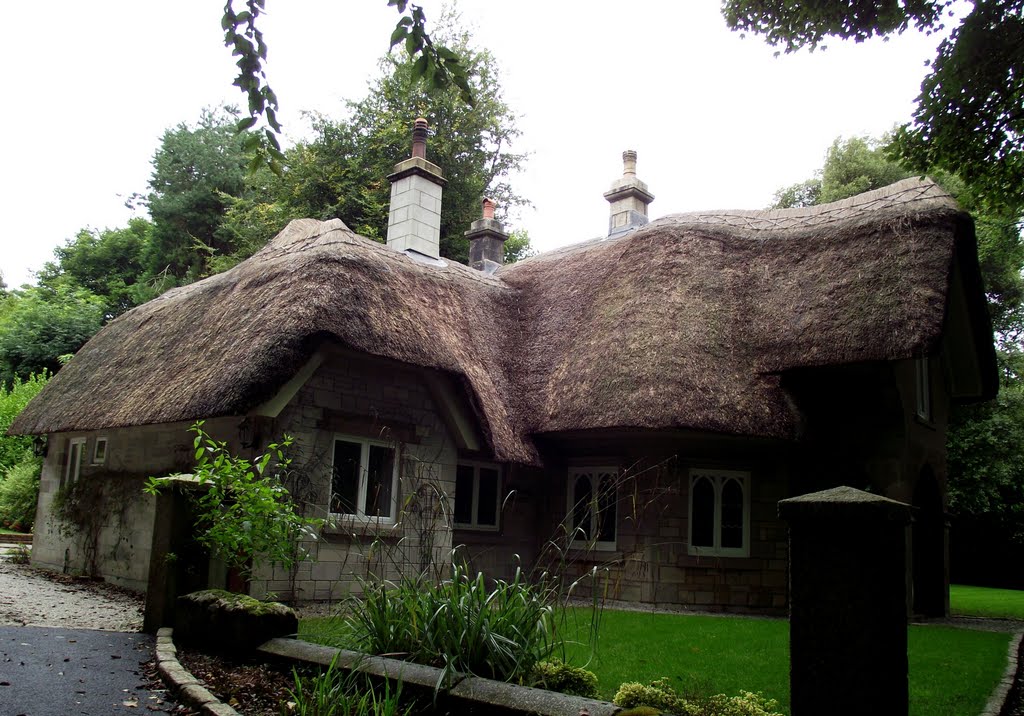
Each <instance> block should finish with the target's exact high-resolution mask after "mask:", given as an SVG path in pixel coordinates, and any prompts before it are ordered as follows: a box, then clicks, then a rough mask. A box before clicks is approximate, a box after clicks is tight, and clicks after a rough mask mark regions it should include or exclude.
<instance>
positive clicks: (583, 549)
mask: <svg viewBox="0 0 1024 716" xmlns="http://www.w3.org/2000/svg"><path fill="white" fill-rule="evenodd" d="M569 557H570V558H571V559H574V560H590V561H592V562H608V561H609V560H611V561H616V560H620V559H622V558H623V553H622V550H620V549H618V547H616V546H615V545H608V546H604V545H583V544H572V545H570V546H569Z"/></svg>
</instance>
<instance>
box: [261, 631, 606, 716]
mask: <svg viewBox="0 0 1024 716" xmlns="http://www.w3.org/2000/svg"><path fill="white" fill-rule="evenodd" d="M257 651H259V652H260V653H262V654H266V655H267V656H273V657H276V658H279V659H289V660H291V661H299V662H304V663H308V664H316V665H317V666H329V665H330V664H331V662H332V661H334V660H335V659H337V662H336V663H337V665H338V666H341V667H343V668H345V669H355V670H358V671H360V672H362V673H365V674H368V675H370V676H375V677H378V678H387V679H392V680H400V681H401V683H402V687H403V688H410V687H411V688H413V689H416V690H418V691H421V692H423V693H425V694H430V695H432V694H433V693H434V691H435V689H436V688H437V685H438V684H440V683H441V682H442V676H443V674H442V671H441V669H437V668H434V667H432V666H422V665H419V664H410V663H409V662H406V661H399V660H397V659H386V658H383V657H376V656H374V657H368V656H366V655H365V654H360V653H358V652H354V651H346V650H344V649H333V648H330V647H326V646H318V645H316V644H310V643H308V642H304V641H300V640H297V639H271V640H270V641H268V642H266V643H264V644H263V645H262V646H260V647H259V648H258V649H257ZM442 693H443V697H444V699H445V700H446V701H447V702H448V706H449V707H450V709H451V710H452V712H453V713H472V712H474V711H475V712H477V713H488V714H536V715H537V716H579V714H583V713H587V714H589V715H590V716H613V715H614V714H617V713H619V711H621V709H620V708H619V707H618V706H616V705H615V704H612V703H609V702H607V701H598V700H596V699H585V698H582V697H580V696H569V695H568V694H560V693H557V692H554V691H545V690H543V689H534V688H530V687H528V686H517V685H515V684H507V683H505V682H502V681H494V680H491V679H481V678H479V677H476V676H466V675H465V674H459V675H456V676H455V677H453V678H452V680H451V681H450V682H449V685H448V688H447V689H446V690H444V691H443V692H442Z"/></svg>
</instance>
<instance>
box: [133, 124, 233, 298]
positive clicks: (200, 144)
mask: <svg viewBox="0 0 1024 716" xmlns="http://www.w3.org/2000/svg"><path fill="white" fill-rule="evenodd" d="M236 116H237V112H236V110H234V109H231V108H223V107H222V108H220V109H216V110H212V109H204V110H203V112H202V114H201V116H200V118H199V122H198V123H197V124H195V125H188V124H186V123H182V124H179V125H178V126H177V127H174V128H173V129H168V130H167V131H166V132H164V135H163V138H162V139H161V141H160V148H159V149H157V151H156V153H155V154H154V155H153V173H152V175H151V176H150V180H149V190H150V193H149V195H148V196H147V197H146V198H145V200H144V202H143V203H144V204H145V205H146V206H148V208H149V213H150V216H151V217H152V219H153V225H154V226H153V231H152V237H151V239H150V241H149V245H148V247H147V250H146V253H145V256H144V257H143V263H144V265H145V268H146V271H147V273H148V274H149V275H150V276H151V277H159V276H167V277H169V278H171V279H172V283H173V282H186V283H187V282H188V281H194V280H195V279H197V278H199V277H201V276H203V275H204V274H205V273H206V272H207V262H208V258H209V256H211V255H213V254H216V253H220V254H229V253H231V252H232V251H233V250H234V247H233V246H232V245H230V244H228V243H225V242H224V241H223V235H222V234H219V233H218V229H219V228H220V225H221V223H222V221H223V219H224V214H225V212H226V210H227V205H228V199H227V197H230V196H241V194H242V192H243V191H244V190H245V174H246V171H245V167H246V158H245V151H244V146H245V144H246V142H248V141H250V138H249V136H247V135H245V134H236V133H235V124H236V122H235V118H236Z"/></svg>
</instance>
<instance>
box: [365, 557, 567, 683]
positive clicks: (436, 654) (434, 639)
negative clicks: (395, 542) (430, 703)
mask: <svg viewBox="0 0 1024 716" xmlns="http://www.w3.org/2000/svg"><path fill="white" fill-rule="evenodd" d="M553 612H554V610H553V607H552V606H551V603H550V601H549V600H548V599H547V598H546V595H545V591H544V589H543V587H536V586H534V585H531V584H529V583H528V582H527V581H526V578H525V576H524V575H523V573H522V572H521V570H519V569H516V573H515V576H514V577H513V578H512V580H511V581H508V582H506V581H503V580H496V581H495V582H494V585H493V586H492V587H488V585H487V582H486V581H485V580H484V577H483V575H482V574H477V575H476V577H470V576H469V574H468V572H467V571H466V569H465V568H463V567H460V566H457V565H455V566H453V567H452V576H451V578H450V579H447V580H445V581H442V582H440V583H431V582H428V581H426V580H423V579H404V580H402V581H401V582H399V583H398V584H392V583H387V582H381V583H371V584H364V589H363V595H362V598H361V599H360V600H358V601H357V602H356V603H355V604H354V606H353V610H352V615H351V616H350V619H351V620H352V624H353V631H354V634H355V639H356V642H357V645H358V647H359V648H360V649H361V650H363V651H365V652H367V653H371V654H378V655H387V656H392V657H397V658H403V659H407V660H409V661H414V662H417V663H420V664H427V665H430V666H436V667H440V668H441V669H442V670H443V676H442V679H443V680H444V679H448V678H449V677H450V676H451V675H452V674H454V673H456V672H463V673H469V674H474V675H476V676H482V677H485V678H489V679H499V680H502V681H523V680H525V679H527V678H529V676H530V674H531V673H532V672H533V669H534V667H535V666H536V665H537V663H538V662H541V661H543V660H544V659H546V658H547V657H548V656H549V655H550V654H551V653H552V652H553V651H554V650H555V649H556V647H557V646H558V645H559V641H558V640H559V636H558V634H557V633H556V628H555V619H554V613H553ZM439 685H440V684H439Z"/></svg>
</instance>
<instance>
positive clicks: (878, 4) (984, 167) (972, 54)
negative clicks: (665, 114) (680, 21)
mask: <svg viewBox="0 0 1024 716" xmlns="http://www.w3.org/2000/svg"><path fill="white" fill-rule="evenodd" d="M970 4H971V6H972V9H971V11H970V12H969V13H968V14H967V15H966V17H965V18H964V20H963V22H962V23H961V24H960V26H959V27H957V28H955V29H954V30H953V31H952V33H951V34H950V35H949V37H948V38H947V39H944V40H943V41H942V42H941V43H940V45H939V48H938V52H937V55H936V58H935V60H934V61H932V63H931V73H930V74H929V75H928V76H927V77H926V78H925V80H924V82H923V83H922V85H921V94H920V95H919V96H918V99H917V109H916V110H915V112H914V116H913V120H912V121H911V122H910V123H908V124H906V125H904V126H903V127H901V128H900V129H899V131H898V132H897V133H896V136H895V141H894V150H895V151H896V152H898V153H899V155H900V156H901V158H902V159H903V160H904V162H905V164H906V166H908V167H909V168H911V169H913V170H915V171H921V172H923V171H927V170H929V169H936V168H938V169H942V170H945V171H948V172H950V173H953V174H956V175H958V176H959V177H961V178H962V179H963V180H964V181H966V182H967V183H968V184H969V185H970V186H972V187H973V189H974V190H975V191H976V192H978V194H979V195H983V196H985V197H986V199H987V201H988V202H989V203H990V204H991V205H992V206H993V207H1005V206H1013V205H1014V204H1017V203H1018V202H1019V199H1020V195H1021V187H1022V186H1024V112H1022V111H1021V107H1022V106H1024V0H974V1H973V2H972V3H970ZM952 6H953V2H952V0H905V1H904V2H899V3H897V2H882V1H881V0H874V1H873V2H856V3H778V2H774V1H773V0H725V3H724V7H723V14H724V15H725V19H726V22H727V23H728V24H729V26H730V27H732V28H733V29H737V30H741V31H750V32H754V33H756V34H759V35H762V36H764V37H765V39H766V40H767V42H768V43H769V44H771V45H774V46H781V47H782V48H783V49H784V50H785V51H786V52H794V51H796V50H799V49H801V48H804V47H809V48H811V49H814V48H816V47H824V45H822V43H823V42H824V40H825V39H826V38H827V37H836V38H840V39H853V40H855V41H857V42H861V41H863V40H866V39H868V38H870V37H874V36H886V35H890V34H892V33H900V32H903V31H904V30H906V29H907V28H908V27H911V26H913V27H916V28H918V29H922V30H925V31H926V32H933V31H941V30H944V29H945V27H944V23H945V22H946V21H947V20H948V19H949V18H950V17H951V13H950V9H951V7H952Z"/></svg>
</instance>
